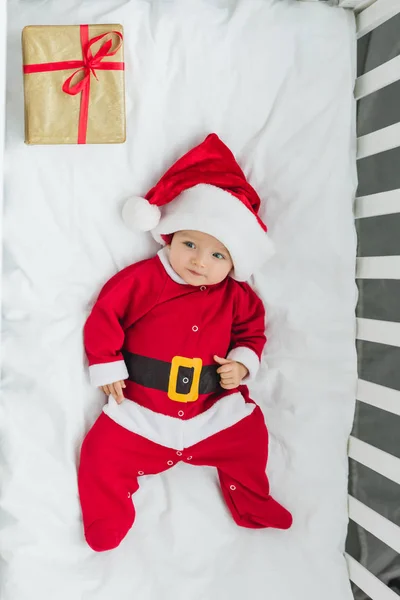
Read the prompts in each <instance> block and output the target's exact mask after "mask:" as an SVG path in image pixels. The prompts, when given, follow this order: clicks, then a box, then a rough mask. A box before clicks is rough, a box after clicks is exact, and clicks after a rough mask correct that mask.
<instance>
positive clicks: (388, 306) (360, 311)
mask: <svg viewBox="0 0 400 600" xmlns="http://www.w3.org/2000/svg"><path fill="white" fill-rule="evenodd" d="M357 285H358V290H359V302H358V306H357V317H361V318H362V319H379V320H380V321H394V322H396V323H399V322H400V281H399V280H397V279H358V280H357Z"/></svg>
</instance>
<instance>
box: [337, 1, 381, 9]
mask: <svg viewBox="0 0 400 600" xmlns="http://www.w3.org/2000/svg"><path fill="white" fill-rule="evenodd" d="M374 2H376V0H339V4H338V6H340V7H341V8H352V9H353V10H356V11H357V10H363V9H364V8H367V6H370V5H371V4H373V3H374Z"/></svg>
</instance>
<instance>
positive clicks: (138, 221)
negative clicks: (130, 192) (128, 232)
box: [122, 196, 161, 231]
mask: <svg viewBox="0 0 400 600" xmlns="http://www.w3.org/2000/svg"><path fill="white" fill-rule="evenodd" d="M160 217H161V213H160V209H159V208H158V206H156V205H155V204H150V203H149V202H148V201H147V200H146V198H142V197H141V196H133V197H132V198H129V200H127V201H126V202H125V204H124V206H123V208H122V218H123V220H124V222H125V224H126V225H127V226H128V227H129V229H133V230H135V229H136V230H139V231H151V230H152V229H154V228H155V227H156V226H157V225H158V223H159V221H160Z"/></svg>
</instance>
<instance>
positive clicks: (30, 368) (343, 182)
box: [0, 0, 356, 600]
mask: <svg viewBox="0 0 400 600" xmlns="http://www.w3.org/2000/svg"><path fill="white" fill-rule="evenodd" d="M8 20H9V23H8V82H7V85H8V92H7V132H6V180H5V206H4V224H3V227H4V242H5V244H4V301H3V313H4V317H3V337H4V343H3V398H2V403H1V412H0V419H1V446H0V451H1V457H0V462H1V480H2V496H1V513H0V519H1V532H0V551H1V556H2V561H1V569H2V572H1V585H0V597H1V600H38V599H39V598H40V600H81V599H82V600H110V598H118V600H128V599H131V598H136V599H139V600H172V599H173V600H217V599H218V600H225V599H226V600H228V599H229V600H239V599H240V600H242V598H244V597H249V598H252V600H264V599H265V598H273V599H274V600H293V599H294V598H296V600H321V599H322V598H323V599H324V600H339V599H340V600H349V599H350V598H351V592H350V586H349V582H348V578H347V572H346V565H345V560H344V558H343V555H342V552H343V546H344V539H345V535H346V525H347V514H346V486H347V458H346V442H347V438H348V434H349V432H350V429H351V422H352V417H353V408H354V396H355V380H356V361H355V349H354V341H353V340H354V305H355V299H356V288H355V284H354V263H355V233H354V227H353V219H352V197H353V195H354V191H355V182H356V176H355V168H354V163H355V133H354V104H353V98H352V88H353V81H354V54H355V34H354V23H353V15H352V14H351V13H350V12H346V11H344V10H341V9H333V8H329V7H326V6H321V5H320V3H317V4H316V3H310V4H307V3H303V2H301V3H299V2H294V1H290V0H279V1H273V0H231V1H228V0H190V1H188V0H172V1H166V0H165V1H158V2H156V1H153V2H152V1H150V0H101V1H100V0H97V1H96V2H95V1H93V0H92V1H90V0H63V1H62V2H61V1H60V0H58V1H57V0H47V1H46V2H44V1H43V0H29V1H27V0H9V2H8ZM84 22H89V23H90V22H98V23H113V22H117V23H118V22H119V23H122V24H123V25H124V28H125V51H126V97H127V136H128V137H127V142H126V144H123V145H115V146H65V147H62V146H58V147H57V146H56V147H45V146H36V147H28V146H25V145H24V143H23V86H22V76H21V51H20V32H21V29H22V27H23V26H24V25H28V24H61V23H66V24H68V23H84ZM210 131H215V132H216V133H218V134H219V135H220V136H221V137H222V139H223V140H224V141H225V142H226V143H227V144H228V145H229V146H230V147H231V148H232V150H233V151H234V152H235V153H236V155H237V157H238V159H239V161H240V162H241V164H242V165H243V167H244V169H245V172H246V174H247V175H248V176H249V177H250V179H251V182H252V183H253V184H254V185H255V187H256V188H257V189H258V191H259V192H260V194H261V196H262V197H263V198H264V199H266V200H267V201H266V204H265V213H264V216H265V218H266V221H267V223H268V226H269V229H270V232H271V235H272V238H273V240H274V241H275V243H276V246H277V255H276V257H275V258H274V259H273V260H272V261H271V262H270V263H269V264H268V265H267V266H266V268H265V270H264V272H263V273H262V274H259V275H258V277H257V278H256V285H257V288H258V289H259V291H260V293H261V294H262V296H263V299H264V301H265V304H266V307H267V311H268V322H269V328H268V335H269V343H268V346H267V351H266V357H265V365H264V366H263V370H262V374H261V376H260V378H259V380H258V382H257V384H256V385H254V386H253V396H254V397H255V398H256V399H257V400H258V402H259V403H260V404H261V405H262V408H263V410H264V412H265V416H266V419H267V423H268V426H269V430H270V435H271V444H270V461H269V475H270V479H271V484H272V489H273V493H274V495H275V497H276V498H277V499H278V500H280V501H282V502H283V503H284V504H285V505H286V506H287V507H288V508H290V509H291V510H292V512H293V515H294V526H293V528H292V529H291V530H290V531H288V532H280V531H274V530H264V531H249V530H245V529H240V528H238V527H236V525H235V524H234V523H233V521H232V520H231V518H230V516H229V514H228V512H227V509H226V508H225V506H224V503H223V501H222V499H221V496H220V493H219V489H218V484H217V480H216V473H215V472H214V471H213V470H212V469H208V468H204V469H201V468H195V467H190V466H188V465H178V466H176V467H174V468H173V469H172V470H171V471H169V472H168V473H166V474H164V475H161V476H155V477H149V478H145V479H144V480H143V485H142V488H141V490H140V491H139V492H138V493H137V494H136V495H135V503H136V506H137V521H136V523H135V525H134V528H133V529H132V531H131V532H130V533H129V535H128V537H127V538H126V540H125V541H124V542H123V543H122V544H121V546H120V547H119V548H118V549H116V550H115V551H112V552H110V553H103V554H95V553H93V552H92V551H91V550H90V549H89V548H88V547H86V545H85V544H84V542H83V538H82V529H81V522H80V507H79V502H78V495H77V486H76V466H75V465H76V460H77V456H78V452H79V446H80V443H81V440H82V438H83V436H84V433H85V431H86V430H87V429H88V428H89V426H90V425H91V423H92V422H93V421H94V419H95V418H96V416H97V415H98V413H99V411H100V409H101V406H102V404H103V401H104V399H103V397H102V395H101V394H100V393H99V392H98V391H97V390H93V389H91V387H90V385H89V383H88V378H87V373H86V370H85V367H84V359H83V350H82V325H83V323H84V320H85V317H86V316H87V313H88V307H89V304H90V302H91V301H92V300H93V299H94V297H95V295H96V294H97V292H98V290H99V287H100V286H101V285H102V283H103V282H104V281H105V280H106V279H107V278H108V277H110V276H111V275H112V274H113V273H114V272H115V271H116V270H117V269H120V268H122V267H124V266H125V265H127V264H129V263H130V262H133V261H135V260H138V259H141V258H143V257H146V256H149V255H150V254H151V253H153V252H154V250H155V246H154V245H153V243H152V242H151V241H150V240H149V238H148V236H146V235H136V236H135V235H133V234H131V233H129V232H128V231H126V230H125V228H124V226H123V224H122V223H121V221H120V216H119V211H120V206H121V203H122V201H123V198H124V197H125V196H127V195H129V194H132V193H144V192H145V191H147V189H148V188H149V186H150V185H152V184H153V182H154V181H155V180H156V178H157V177H158V176H159V175H160V174H161V173H162V172H163V171H164V169H165V168H166V167H168V166H169V165H170V164H171V162H172V161H174V160H175V159H176V158H177V157H178V156H179V155H180V154H181V153H183V152H184V151H186V150H187V149H188V148H190V147H191V146H192V145H194V144H196V143H198V142H200V141H201V140H202V139H203V137H204V136H205V134H207V133H208V132H210ZM267 364H268V368H267Z"/></svg>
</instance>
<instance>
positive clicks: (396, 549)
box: [0, 0, 400, 600]
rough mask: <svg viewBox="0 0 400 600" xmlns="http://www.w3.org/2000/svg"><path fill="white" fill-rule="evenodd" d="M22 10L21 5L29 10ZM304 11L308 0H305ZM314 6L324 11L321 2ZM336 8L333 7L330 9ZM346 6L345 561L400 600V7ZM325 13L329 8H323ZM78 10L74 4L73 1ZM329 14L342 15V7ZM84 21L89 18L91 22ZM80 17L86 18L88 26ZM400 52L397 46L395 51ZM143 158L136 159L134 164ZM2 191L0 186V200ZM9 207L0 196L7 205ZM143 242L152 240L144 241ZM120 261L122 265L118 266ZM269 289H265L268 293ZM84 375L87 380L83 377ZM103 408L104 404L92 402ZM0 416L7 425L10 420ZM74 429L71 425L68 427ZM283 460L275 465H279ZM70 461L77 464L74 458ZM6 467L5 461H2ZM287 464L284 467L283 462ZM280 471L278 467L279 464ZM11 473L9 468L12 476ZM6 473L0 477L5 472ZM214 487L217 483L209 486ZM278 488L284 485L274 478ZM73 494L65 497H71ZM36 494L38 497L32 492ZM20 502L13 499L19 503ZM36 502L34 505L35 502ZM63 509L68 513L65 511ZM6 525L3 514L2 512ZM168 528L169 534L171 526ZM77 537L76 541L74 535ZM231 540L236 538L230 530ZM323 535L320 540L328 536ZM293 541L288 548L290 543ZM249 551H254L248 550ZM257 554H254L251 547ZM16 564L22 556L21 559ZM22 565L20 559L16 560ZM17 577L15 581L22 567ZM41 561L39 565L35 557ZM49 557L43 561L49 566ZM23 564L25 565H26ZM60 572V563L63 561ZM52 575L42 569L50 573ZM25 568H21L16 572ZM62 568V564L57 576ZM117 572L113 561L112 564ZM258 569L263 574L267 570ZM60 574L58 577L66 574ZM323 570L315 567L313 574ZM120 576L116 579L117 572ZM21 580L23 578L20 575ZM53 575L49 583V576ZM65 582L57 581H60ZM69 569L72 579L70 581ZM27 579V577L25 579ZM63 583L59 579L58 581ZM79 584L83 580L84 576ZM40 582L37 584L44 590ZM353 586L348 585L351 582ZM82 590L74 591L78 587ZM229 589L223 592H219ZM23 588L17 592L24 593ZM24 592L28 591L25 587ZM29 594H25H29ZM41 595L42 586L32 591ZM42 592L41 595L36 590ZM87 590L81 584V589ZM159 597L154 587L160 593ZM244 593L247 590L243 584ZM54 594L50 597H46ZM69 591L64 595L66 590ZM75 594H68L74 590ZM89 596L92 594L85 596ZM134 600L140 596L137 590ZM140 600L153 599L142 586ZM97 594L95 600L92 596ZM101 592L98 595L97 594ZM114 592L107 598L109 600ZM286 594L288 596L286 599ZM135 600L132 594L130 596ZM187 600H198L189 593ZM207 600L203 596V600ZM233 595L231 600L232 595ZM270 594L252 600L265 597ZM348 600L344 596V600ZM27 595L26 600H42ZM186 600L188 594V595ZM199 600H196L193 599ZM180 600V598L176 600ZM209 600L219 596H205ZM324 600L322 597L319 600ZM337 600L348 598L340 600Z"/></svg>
mask: <svg viewBox="0 0 400 600" xmlns="http://www.w3.org/2000/svg"><path fill="white" fill-rule="evenodd" d="M19 1H21V5H22V6H23V4H24V3H23V2H22V0H19ZM304 2H305V3H306V2H307V0H304ZM315 3H318V4H321V3H324V0H322V1H321V2H318V0H315ZM333 3H334V2H333ZM336 4H339V6H340V7H341V8H346V9H349V10H354V11H355V18H356V24H357V38H358V42H357V44H358V73H357V76H358V77H357V81H356V86H355V97H356V100H357V102H358V108H357V111H358V132H357V135H358V146H357V162H358V180H359V182H358V191H357V196H356V199H355V206H354V211H355V218H356V228H357V234H358V248H359V255H358V258H357V267H356V268H357V274H356V277H357V285H358V288H359V300H358V306H357V353H358V372H359V379H358V385H357V396H356V398H357V401H356V411H355V420H354V425H353V430H352V433H351V436H350V439H349V444H348V456H349V496H348V514H349V519H350V523H349V530H348V536H347V546H346V553H345V556H346V560H347V568H348V573H349V578H350V581H351V582H352V591H353V595H354V598H355V600H395V599H396V598H398V596H399V594H400V528H399V526H400V513H399V498H400V494H399V487H398V486H399V485H400V449H399V435H398V431H399V424H400V420H399V417H400V378H399V375H398V373H399V368H398V364H399V359H400V353H399V347H400V325H399V322H400V312H399V310H400V309H399V302H398V298H399V283H398V280H399V279H400V258H399V255H400V242H399V240H400V236H399V231H400V220H399V218H398V216H399V212H400V192H399V188H400V169H399V167H398V165H399V164H400V154H399V152H400V151H399V146H400V123H399V122H398V121H399V116H398V115H399V113H398V106H399V100H400V56H399V54H400V2H399V0H375V1H374V0H339V2H336ZM326 8H327V7H326ZM71 10H73V3H71ZM327 10H330V11H336V10H339V9H336V8H335V7H329V9H328V8H327ZM85 16H86V15H85ZM85 16H83V17H82V18H85ZM0 24H1V25H0V28H3V29H2V34H3V35H2V36H0V64H2V65H4V64H5V60H6V59H5V49H6V44H5V40H6V3H2V4H1V6H0ZM396 44H397V46H396ZM5 88H6V82H5V70H4V69H0V97H1V98H2V101H3V100H4V98H5V93H6V92H5ZM4 129H5V119H4V117H3V118H2V119H0V138H1V139H3V138H4V135H5V132H4ZM3 157H4V149H3V144H1V145H0V164H1V163H2V162H3ZM136 158H137V157H136ZM2 192H3V186H2V187H1V190H0V194H2ZM1 200H2V197H1ZM143 244H145V242H143ZM117 262H118V261H117ZM261 287H262V286H261ZM79 376H80V375H79ZM94 406H95V407H96V408H98V402H97V403H95V404H94ZM91 411H92V412H91V413H90V416H89V417H88V416H87V415H85V416H82V415H81V414H80V413H79V415H80V416H79V418H80V419H81V421H80V423H79V427H78V430H79V432H80V433H82V432H83V431H84V429H85V427H86V428H87V423H88V422H89V421H90V418H91V417H92V414H94V412H93V411H94V408H92V409H91ZM6 412H7V411H6V410H5V412H4V413H2V412H0V419H1V417H2V416H3V414H4V415H6ZM70 426H71V424H70V423H69V422H68V423H67V427H70ZM280 458H281V457H280V455H279V454H278V462H279V459H280ZM68 460H69V461H70V462H71V460H72V457H70V458H69V459H68ZM0 461H1V459H0ZM282 461H283V459H282ZM279 464H280V463H279ZM8 470H9V465H7V466H6V468H5V469H4V471H3V472H4V474H5V476H6V475H7V473H8ZM0 472H2V471H1V469H0ZM210 481H211V480H210ZM277 481H278V482H279V481H280V480H279V477H278V478H277ZM65 493H66V494H67V492H65ZM33 496H34V494H33ZM14 498H15V496H14ZM34 501H35V500H34ZM60 510H62V509H60ZM76 520H77V516H76V514H75V513H74V515H73V518H72V517H71V523H72V526H71V527H72V529H73V528H74V527H75V526H76ZM0 523H1V514H0ZM164 527H167V525H165V523H164ZM5 532H6V535H5V537H4V541H3V542H2V543H0V556H1V555H2V556H3V562H4V563H6V562H7V561H8V560H9V559H10V557H11V559H12V557H13V552H14V551H16V550H15V549H16V545H18V544H19V543H20V544H22V545H23V544H26V548H27V552H28V558H29V536H28V538H24V537H23V536H22V537H21V540H20V542H18V539H16V541H11V542H10V539H9V538H7V529H6V528H5ZM71 535H75V536H76V535H77V534H76V531H75V530H73V532H72V533H71ZM225 535H226V536H229V535H230V533H229V530H228V529H227V530H226V532H225ZM322 535H323V534H322ZM289 543H290V541H289ZM246 547H247V546H246ZM250 547H251V546H248V548H250ZM71 548H74V550H75V551H76V553H77V560H80V557H81V556H82V559H85V560H86V561H87V562H86V565H87V573H88V577H87V578H86V579H85V586H86V587H84V588H82V589H84V590H86V592H82V594H83V595H79V594H80V593H81V592H79V594H78V591H76V596H75V597H74V598H73V600H75V599H76V600H78V598H79V600H81V598H82V599H83V598H86V597H87V598H93V599H97V598H103V596H101V595H100V592H99V591H98V589H99V588H98V587H96V585H95V584H93V585H92V584H91V582H90V577H91V575H90V574H91V573H92V571H93V573H95V571H96V573H98V571H99V566H100V569H102V570H106V569H107V566H108V565H109V564H110V563H107V562H106V560H105V558H104V557H101V563H97V565H96V566H95V564H94V562H93V561H92V559H91V558H89V559H87V558H86V554H85V552H84V551H83V550H82V549H81V548H80V547H79V546H77V545H76V542H75V540H74V541H73V542H71ZM17 558H18V557H17ZM18 560H22V558H21V559H18ZM18 560H17V561H16V562H14V563H13V565H14V569H16V571H15V572H16V573H17V574H18V568H17V566H16V564H17V563H18ZM35 560H38V561H39V559H37V558H35ZM47 560H48V559H47V558H46V561H47ZM54 560H60V561H64V563H63V564H64V565H68V564H69V561H70V558H69V557H68V556H66V555H63V554H62V552H61V551H60V556H58V555H57V558H55V559H54ZM21 564H24V563H21ZM36 564H37V566H38V571H39V572H40V570H41V569H42V575H43V577H45V575H44V574H45V573H46V572H47V571H48V570H51V568H52V565H51V559H49V561H48V562H43V563H42V564H40V565H39V562H37V563H35V562H33V567H32V570H31V571H30V576H31V577H33V580H34V581H36V580H35V574H34V570H35V565H36ZM57 564H58V563H57ZM44 567H45V568H44ZM19 568H21V567H19ZM58 568H59V567H58V566H57V569H58ZM114 568H115V563H114ZM259 568H262V565H261V563H260V566H259ZM62 569H63V567H60V573H64V571H63V570H62ZM317 569H318V565H317V563H316V566H315V570H317ZM117 572H118V571H117ZM20 573H21V571H20ZM46 576H47V575H46ZM63 576H64V575H59V576H58V581H60V580H62V577H63ZM67 576H68V574H67V571H65V577H67ZM19 577H21V575H19ZM60 577H61V579H60ZM78 579H79V577H78ZM8 581H9V580H8V579H7V577H6V576H5V578H4V582H3V583H2V584H1V583H0V598H1V600H3V598H4V600H11V599H12V600H14V599H15V600H25V599H26V598H27V597H28V596H25V595H24V593H23V592H18V591H15V590H17V587H15V588H14V587H13V586H16V585H17V584H16V583H15V582H14V580H13V579H12V577H11V579H10V581H11V582H12V583H11V584H9V583H8ZM38 581H39V580H37V581H36V585H38ZM103 583H104V585H105V588H106V589H105V592H104V593H105V594H106V596H104V597H110V595H111V594H112V593H113V590H112V588H110V589H109V590H108V592H107V583H106V580H105V579H104V581H103ZM347 584H348V583H347ZM74 585H75V584H74ZM221 585H222V584H221ZM18 589H19V588H18ZM21 589H22V588H21ZM25 589H26V588H25ZM33 589H36V588H33ZM38 589H39V588H38ZM71 589H73V590H74V589H76V590H78V589H80V588H79V587H78V584H76V588H74V587H71ZM156 589H157V588H156ZM238 589H239V591H238V596H239V595H240V593H241V592H240V590H242V592H244V590H245V588H240V586H239V588H238ZM46 593H47V595H46ZM65 593H66V592H65ZM69 593H71V592H69ZM86 593H87V594H88V596H86V595H85V594H86ZM132 593H133V591H132ZM141 593H142V594H143V596H140V595H139V596H138V595H136V597H138V598H139V600H142V597H143V598H146V599H147V598H151V599H152V600H153V599H154V598H155V596H152V595H146V594H147V593H150V592H148V591H147V590H146V588H145V587H144V588H143V589H142V592H141ZM215 593H216V594H217V596H216V597H218V598H220V599H221V600H225V598H226V596H225V595H224V588H223V587H220V588H218V589H217V590H216V592H215ZM90 594H93V595H90ZM97 594H99V595H97ZM107 594H108V595H107ZM163 594H167V592H165V588H161V587H160V588H158V598H160V600H164V598H165V599H166V598H167V597H168V600H169V598H170V596H169V595H165V596H163ZM279 594H281V595H279ZM313 594H314V592H311V593H310V594H309V595H307V594H305V595H304V596H302V595H301V596H299V600H303V598H306V597H307V598H309V600H314V598H315V596H314V595H313ZM67 597H68V598H71V596H70V595H69V596H66V595H63V590H61V589H60V590H59V593H58V595H57V594H56V595H54V589H51V590H50V588H49V589H48V591H47V592H46V589H45V590H44V591H43V593H42V595H41V598H42V599H43V600H49V599H50V598H52V599H54V600H63V599H64V598H67ZM132 597H133V596H132ZM185 597H186V598H187V600H192V597H191V596H190V593H189V595H186V596H185ZM200 597H201V598H204V599H205V598H206V596H196V599H197V598H200ZM230 597H232V596H230ZM262 597H263V596H261V595H260V596H259V597H257V598H255V600H259V598H260V599H261V598H262ZM346 597H347V596H346ZM36 598H37V596H30V597H29V600H36ZM182 598H183V596H182ZM193 598H194V596H193ZM281 598H282V600H292V598H289V597H288V596H287V595H285V591H281V592H279V593H277V595H276V599H277V600H278V599H281ZM179 600H181V597H179ZM207 600H214V598H210V597H207ZM321 600H322V599H321ZM337 600H344V598H343V599H342V598H341V597H340V598H339V597H338V598H337Z"/></svg>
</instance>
